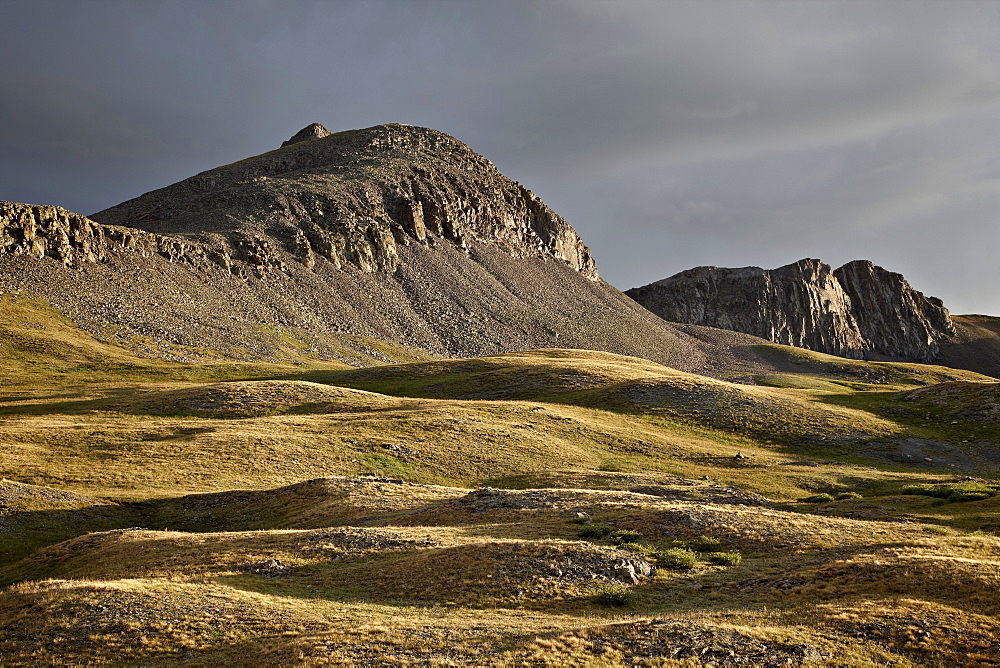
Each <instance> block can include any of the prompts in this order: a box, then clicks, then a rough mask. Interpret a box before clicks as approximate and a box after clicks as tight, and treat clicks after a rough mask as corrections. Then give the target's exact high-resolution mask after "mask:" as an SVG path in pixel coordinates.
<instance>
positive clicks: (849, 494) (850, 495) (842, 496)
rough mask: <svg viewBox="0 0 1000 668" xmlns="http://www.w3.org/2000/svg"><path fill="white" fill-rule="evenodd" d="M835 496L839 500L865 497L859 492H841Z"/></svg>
mask: <svg viewBox="0 0 1000 668" xmlns="http://www.w3.org/2000/svg"><path fill="white" fill-rule="evenodd" d="M835 498H836V500H837V501H846V500H847V499H863V498H864V497H863V496H861V495H860V494H858V493H857V492H841V493H840V494H838V495H837V496H836V497H835Z"/></svg>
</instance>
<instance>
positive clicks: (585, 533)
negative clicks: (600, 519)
mask: <svg viewBox="0 0 1000 668" xmlns="http://www.w3.org/2000/svg"><path fill="white" fill-rule="evenodd" d="M614 530H615V529H614V527H609V526H608V525H607V524H588V525H587V526H585V527H583V528H582V529H580V530H579V531H578V532H577V535H578V536H579V537H580V538H607V537H608V536H610V535H611V534H612V533H614Z"/></svg>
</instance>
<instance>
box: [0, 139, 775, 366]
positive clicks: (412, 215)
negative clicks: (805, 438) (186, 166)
mask: <svg viewBox="0 0 1000 668" xmlns="http://www.w3.org/2000/svg"><path fill="white" fill-rule="evenodd" d="M326 132H327V131H326V130H325V129H324V128H322V127H321V126H318V124H317V125H316V126H309V127H307V128H305V129H304V130H303V131H301V132H299V133H297V134H296V135H294V136H293V137H292V139H290V140H289V142H292V143H288V142H286V143H285V145H284V147H283V148H279V149H276V150H274V151H270V152H268V153H264V154H263V155H259V156H255V157H252V158H248V159H246V160H241V161H239V162H236V163H233V164H230V165H225V166H223V167H218V168H216V169H211V170H208V171H206V172H202V173H201V174H198V175H196V176H193V177H191V178H189V179H185V180H183V181H181V182H179V183H176V184H173V185H171V186H167V187H166V188H162V189H160V190H157V191H154V192H151V193H147V194H146V195H143V196H141V197H138V198H136V199H133V200H130V201H128V202H125V203H123V204H121V205H119V206H116V207H112V208H111V209H107V210H105V211H102V212H100V213H98V214H94V216H92V217H91V218H85V217H83V216H79V215H77V214H73V213H70V212H68V211H65V210H62V209H58V208H56V207H44V206H34V205H15V204H11V203H8V204H5V205H3V208H2V209H0V229H3V230H4V233H3V240H4V241H3V243H0V290H6V291H11V292H15V291H16V292H23V293H25V294H27V295H30V296H34V297H40V298H44V299H46V300H47V301H49V302H50V303H51V304H52V305H53V306H55V307H56V308H58V309H60V310H62V311H63V312H65V313H66V314H67V315H69V316H70V317H72V318H73V319H74V321H76V322H77V323H78V324H79V325H80V326H82V327H84V328H85V329H87V330H88V331H90V332H91V333H93V334H95V335H98V336H99V337H102V338H105V339H109V340H114V341H117V342H119V343H122V344H125V345H128V346H130V347H133V348H136V347H137V348H139V349H141V350H144V351H146V352H148V353H152V354H156V355H162V356H166V357H168V358H186V357H191V356H192V355H193V356H195V357H210V358H211V357H220V356H221V357H236V358H242V359H269V358H275V356H277V357H279V358H282V359H286V358H287V356H288V355H293V357H294V355H296V354H299V353H300V352H301V353H302V354H307V355H312V356H320V357H327V358H334V359H339V360H342V361H345V362H347V363H349V364H370V363H372V362H373V361H382V362H385V361H393V360H398V359H407V360H409V359H414V358H421V357H427V356H430V357H454V356H460V357H469V356H477V355H484V354H494V353H499V352H508V351H516V350H528V349H532V348H545V347H561V348H565V347H571V348H582V349H591V350H606V351H609V352H616V353H621V354H626V355H636V356H642V357H646V358H649V359H653V360H655V361H659V362H663V363H666V364H669V365H671V366H674V367H677V368H681V369H684V370H690V371H701V372H705V373H711V374H720V373H730V374H746V373H752V372H753V371H754V370H755V369H758V368H759V367H760V364H761V361H760V358H759V357H758V356H755V354H754V353H753V352H752V350H751V348H750V344H753V343H760V342H761V341H760V340H758V339H755V338H753V337H750V336H747V335H744V334H739V333H734V332H725V331H720V330H710V329H706V328H698V327H685V326H679V325H672V324H669V323H666V322H664V321H662V320H661V319H660V318H657V317H656V316H655V315H653V314H652V313H650V312H649V311H647V310H646V309H643V308H642V307H640V306H639V305H638V304H636V303H635V302H634V301H632V300H630V299H628V298H627V297H625V296H624V295H623V294H622V293H621V292H619V291H618V290H616V289H615V288H613V287H612V286H610V285H608V284H607V283H605V282H604V281H602V280H601V279H600V277H599V275H598V273H597V270H596V267H595V266H594V262H593V259H592V258H591V256H590V253H589V250H588V249H587V247H586V246H585V245H583V243H582V241H581V240H580V238H579V236H578V235H577V234H576V232H575V231H574V230H573V228H572V227H571V226H570V225H569V224H568V223H567V222H566V221H565V220H563V219H562V218H561V217H560V216H558V215H557V214H555V213H554V212H553V211H552V210H551V209H549V208H548V207H547V206H546V205H545V204H544V203H543V202H542V201H541V200H540V199H539V198H538V197H536V196H535V195H534V194H533V193H531V192H530V191H529V190H527V189H526V188H524V187H523V186H521V185H520V184H518V183H516V182H514V181H512V180H510V179H508V178H506V177H504V176H503V175H502V174H500V172H499V171H498V170H497V169H496V167H494V166H493V165H492V163H490V162H489V160H487V159H486V158H483V157H482V156H479V155H478V154H476V153H475V152H473V151H472V150H471V149H469V148H468V147H467V146H465V144H462V143H461V142H459V141H458V140H456V139H454V138H451V137H449V136H448V135H445V134H443V133H440V132H437V131H434V130H429V129H425V128H415V127H411V126H404V125H383V126H377V127H374V128H368V129H364V130H353V131H348V132H340V133H335V134H324V133H326Z"/></svg>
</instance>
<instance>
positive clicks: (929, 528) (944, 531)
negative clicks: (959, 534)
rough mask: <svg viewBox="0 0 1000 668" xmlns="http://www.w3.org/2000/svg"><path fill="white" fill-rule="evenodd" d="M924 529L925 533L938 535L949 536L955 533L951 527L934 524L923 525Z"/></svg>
mask: <svg viewBox="0 0 1000 668" xmlns="http://www.w3.org/2000/svg"><path fill="white" fill-rule="evenodd" d="M924 531H926V532H927V533H933V534H937V535H939V536H951V535H953V534H954V533H955V531H954V530H953V529H949V528H948V527H942V526H938V525H936V524H928V525H926V526H925V527H924Z"/></svg>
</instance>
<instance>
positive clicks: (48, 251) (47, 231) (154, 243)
mask: <svg viewBox="0 0 1000 668" xmlns="http://www.w3.org/2000/svg"><path fill="white" fill-rule="evenodd" d="M0 254H6V255H22V256H26V257H32V258H36V259H41V258H45V257H47V258H52V259H54V260H56V261H57V262H59V263H61V264H63V265H66V266H78V265H79V264H80V263H97V262H108V261H109V260H110V259H111V257H112V256H113V255H121V254H125V255H128V254H134V255H138V256H141V257H149V256H151V255H153V254H158V255H161V256H162V257H164V258H166V259H167V260H170V261H171V262H186V263H189V264H192V265H193V264H204V263H206V262H209V261H215V262H218V263H219V264H222V265H224V264H225V262H224V261H223V259H222V258H221V257H216V254H215V253H212V252H210V251H208V250H207V249H206V248H205V247H204V246H202V245H201V244H198V243H192V242H190V241H186V240H184V239H180V238H169V237H164V236H161V235H158V234H151V233H149V232H144V231H142V230H136V229H131V228H127V227H118V226H114V225H101V224H99V223H95V222H94V221H92V220H90V219H89V218H87V217H85V216H81V215H80V214H78V213H73V212H72V211H67V210H66V209H63V208H61V207H57V206H40V205H35V204H17V203H14V202H4V201H0Z"/></svg>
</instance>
